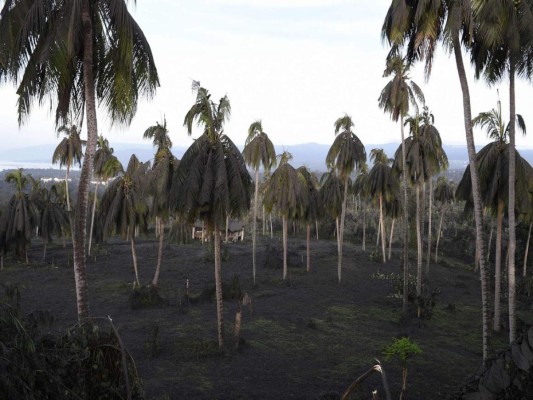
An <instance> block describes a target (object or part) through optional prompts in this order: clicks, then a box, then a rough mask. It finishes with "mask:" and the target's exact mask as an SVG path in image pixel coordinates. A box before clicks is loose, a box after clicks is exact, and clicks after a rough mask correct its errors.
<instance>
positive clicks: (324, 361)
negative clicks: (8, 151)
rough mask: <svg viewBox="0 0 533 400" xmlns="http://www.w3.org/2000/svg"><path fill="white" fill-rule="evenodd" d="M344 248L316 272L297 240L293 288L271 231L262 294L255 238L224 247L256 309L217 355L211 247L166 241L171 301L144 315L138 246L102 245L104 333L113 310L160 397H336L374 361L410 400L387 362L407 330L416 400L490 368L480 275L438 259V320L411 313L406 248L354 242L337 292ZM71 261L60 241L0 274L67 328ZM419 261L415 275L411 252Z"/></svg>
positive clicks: (318, 257)
mask: <svg viewBox="0 0 533 400" xmlns="http://www.w3.org/2000/svg"><path fill="white" fill-rule="evenodd" d="M157 245H158V243H157V241H156V240H155V239H153V240H147V239H146V240H139V242H138V247H137V253H138V255H139V268H140V275H141V282H142V283H143V284H147V283H149V282H150V281H151V279H152V276H153V272H154V269H155V265H156V261H157ZM267 247H268V248H269V249H270V254H269V255H268V257H267V254H266V249H267ZM336 248H337V247H336V243H335V242H334V241H325V240H324V241H317V240H313V241H312V267H311V271H310V272H306V269H305V241H304V240H302V239H299V238H291V239H290V249H289V259H290V268H289V277H288V279H287V281H283V280H282V279H281V278H282V270H281V242H280V240H279V239H278V238H275V239H273V241H271V240H270V239H268V238H263V237H260V243H259V245H258V270H257V284H256V286H254V285H253V282H252V253H251V252H252V250H251V249H252V245H251V241H250V239H248V240H247V241H246V242H244V243H230V244H228V245H225V246H224V249H225V251H226V258H228V259H227V260H226V261H224V262H223V265H222V269H223V280H224V283H225V284H227V285H228V287H229V285H230V284H231V281H232V278H233V277H234V275H237V276H238V279H239V283H240V288H241V290H242V292H246V293H248V294H249V296H250V297H251V299H252V306H251V307H248V306H245V307H243V319H242V331H241V337H242V341H241V345H240V347H239V348H238V349H237V350H236V349H235V348H234V338H233V328H234V320H235V312H236V309H237V301H236V300H231V299H228V300H226V301H225V303H224V307H225V311H224V318H225V332H226V351H225V352H222V353H221V352H219V351H218V344H217V333H216V332H217V329H216V304H215V302H214V301H212V302H210V301H205V300H206V299H207V300H208V299H209V295H206V294H208V293H209V289H210V288H212V287H213V286H214V274H213V271H214V263H213V262H212V261H211V259H212V258H211V257H209V253H208V246H207V245H205V244H204V245H201V244H200V243H199V242H195V243H193V244H188V245H180V246H178V245H171V244H166V245H165V248H164V254H163V266H162V272H161V281H160V288H159V294H160V296H161V297H162V298H163V299H164V300H165V303H167V304H166V305H162V306H159V307H151V308H141V309H132V308H131V307H130V303H129V296H130V294H131V292H132V283H133V277H134V275H133V266H132V265H133V264H132V258H131V248H130V244H129V243H127V242H124V241H120V240H118V239H117V240H113V241H110V242H109V243H108V244H106V245H104V246H102V247H100V248H97V249H96V251H95V254H93V256H91V257H90V259H88V279H89V299H90V313H91V315H92V316H93V317H99V318H100V317H101V318H102V319H101V320H99V321H100V322H99V325H100V326H101V328H102V329H104V328H108V325H109V324H108V322H107V321H106V320H107V316H110V317H111V318H112V319H113V322H114V324H115V325H116V327H117V328H118V330H119V331H120V333H121V336H122V339H123V341H124V343H125V345H126V347H127V348H128V350H129V351H130V353H131V354H132V356H133V358H134V359H135V362H136V366H137V369H138V373H139V375H140V377H141V379H142V381H143V385H144V390H145V394H146V397H147V398H149V399H319V398H322V399H326V398H338V397H339V396H340V395H341V394H342V393H343V392H344V390H345V389H346V388H347V387H348V386H349V385H350V383H351V382H352V381H353V380H354V379H355V378H356V377H357V376H359V375H361V374H362V373H363V372H365V371H366V370H367V369H368V368H369V367H370V366H372V365H373V364H374V363H375V359H376V358H377V359H380V360H381V361H382V363H383V366H384V369H385V370H386V372H387V376H388V380H389V385H390V387H391V390H392V392H393V398H398V394H399V390H400V385H401V366H400V365H399V364H398V362H396V361H389V362H387V361H385V360H384V359H383V355H382V350H383V348H384V347H385V346H386V345H387V344H389V343H390V342H391V341H392V339H393V338H398V337H401V336H409V337H410V338H411V340H412V341H414V342H416V343H417V344H418V345H419V346H420V348H421V349H422V351H423V353H422V354H421V355H419V356H417V357H415V358H413V359H412V360H410V362H409V370H408V391H407V394H406V396H404V399H442V398H445V397H446V396H447V394H449V393H451V392H453V391H454V390H456V389H457V387H458V386H460V385H461V384H462V383H463V382H464V381H465V379H466V378H467V377H468V376H469V375H471V374H473V373H475V372H476V371H477V370H478V368H479V367H480V364H481V310H480V297H481V296H480V289H479V277H478V275H477V274H476V273H475V272H473V271H470V270H469V269H468V268H467V267H466V266H465V265H464V264H462V263H461V261H460V260H454V259H452V258H443V259H442V262H441V263H439V265H434V264H431V266H430V275H429V276H430V279H429V281H430V288H431V290H433V291H434V292H435V293H436V296H435V301H436V303H435V306H434V308H433V310H432V313H431V318H429V319H418V318H416V317H412V318H403V317H402V299H401V296H400V295H399V293H398V292H397V288H396V287H395V281H394V280H392V279H387V278H390V275H391V274H400V273H401V266H400V261H399V259H400V254H399V253H396V254H393V260H392V261H390V262H388V263H386V264H382V263H380V262H374V261H369V258H373V257H369V254H370V253H369V252H362V251H361V249H360V247H359V246H356V245H353V244H350V243H346V244H345V247H344V249H345V250H344V265H343V270H342V283H340V284H339V282H338V279H337V255H336ZM372 250H373V246H372ZM40 251H41V249H40V248H39V247H38V244H34V246H33V250H32V252H31V253H30V261H31V260H39V259H40V258H41V253H40ZM71 256H72V254H71V250H70V249H69V248H68V247H67V248H66V249H65V248H63V247H62V246H60V245H54V246H52V248H50V249H49V250H48V255H47V262H46V263H42V262H34V263H33V264H32V265H31V266H29V267H28V266H26V265H24V264H17V263H16V262H13V261H11V262H9V260H8V262H6V269H5V270H4V271H1V272H0V279H1V282H4V283H5V282H12V283H18V284H19V285H21V295H22V303H23V306H24V308H25V309H26V310H27V311H30V310H35V309H39V310H42V309H49V310H51V311H52V312H53V313H54V314H55V316H56V320H57V322H56V325H55V328H56V329H57V330H60V329H62V328H64V327H66V326H68V325H69V324H72V323H75V322H76V307H75V304H76V303H75V289H74V277H73V271H72V264H71V262H69V261H68V260H69V258H71ZM411 264H412V265H413V269H414V267H415V266H416V260H415V258H414V257H413V256H411ZM424 265H425V264H424ZM412 272H413V274H414V272H415V271H414V270H413V271H412ZM187 280H188V282H189V298H190V300H189V299H188V298H187V296H186V294H187V289H186V285H187ZM204 291H205V292H204ZM202 292H204V296H202ZM505 307H506V305H502V309H505ZM504 318H505V317H504ZM505 342H506V334H505V329H503V330H502V333H499V334H497V335H496V334H495V335H494V336H493V338H492V344H493V348H495V349H501V348H503V346H504V344H505ZM374 388H375V389H378V391H380V392H381V390H382V387H381V383H380V378H379V377H378V376H373V377H371V378H370V379H369V380H368V381H367V383H366V384H365V385H364V386H363V387H362V388H361V390H360V391H358V392H357V393H356V394H354V395H353V396H352V398H353V399H369V398H370V397H371V390H372V389H374ZM381 397H383V398H384V396H383V395H382V396H381Z"/></svg>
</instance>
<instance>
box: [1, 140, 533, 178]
mask: <svg viewBox="0 0 533 400" xmlns="http://www.w3.org/2000/svg"><path fill="white" fill-rule="evenodd" d="M398 146H399V144H398V143H386V144H374V145H367V146H365V147H366V151H367V155H369V154H370V150H371V149H373V148H381V149H383V150H385V153H386V154H387V155H388V156H389V157H390V158H392V157H394V153H395V151H396V149H398ZM329 147H330V145H327V144H317V143H305V144H297V145H288V146H278V145H276V146H275V148H276V152H277V154H280V153H281V152H283V151H284V150H285V151H288V152H290V153H291V154H292V155H293V159H292V161H291V164H292V165H293V166H294V167H299V166H301V165H305V166H306V167H308V168H309V169H310V170H311V171H325V170H326V164H325V160H326V155H327V153H328V150H329ZM113 148H114V149H115V155H116V156H117V157H118V159H119V160H120V162H121V163H122V164H123V165H124V167H126V166H127V163H128V160H129V158H130V156H131V155H132V154H136V155H137V157H138V158H139V159H140V160H141V161H148V160H152V159H153V156H154V149H153V147H152V145H151V144H149V143H146V144H129V143H128V144H120V143H118V144H113ZM239 148H241V150H242V146H239ZM54 149H55V145H43V146H28V147H23V148H20V149H12V150H9V151H6V152H0V169H7V168H17V167H24V168H56V169H59V166H58V165H54V166H52V163H51V160H52V154H53V152H54ZM444 150H445V151H446V154H447V155H448V160H449V163H450V169H463V168H464V167H465V166H466V164H467V163H468V156H467V150H466V146H464V145H444ZM185 151H186V148H185V147H180V146H175V147H173V148H172V152H173V153H174V155H175V156H176V157H177V158H181V157H182V156H183V153H184V152H185ZM519 151H520V154H521V155H522V157H524V158H525V159H526V160H528V162H529V163H530V164H532V165H533V149H520V150H519Z"/></svg>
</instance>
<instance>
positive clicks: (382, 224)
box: [379, 193, 387, 263]
mask: <svg viewBox="0 0 533 400" xmlns="http://www.w3.org/2000/svg"><path fill="white" fill-rule="evenodd" d="M379 224H380V225H381V251H382V253H383V263H385V262H386V261H387V258H386V255H385V246H386V242H387V240H386V239H385V235H386V232H385V223H384V221H383V195H382V194H381V193H380V194H379Z"/></svg>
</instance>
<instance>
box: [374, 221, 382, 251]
mask: <svg viewBox="0 0 533 400" xmlns="http://www.w3.org/2000/svg"><path fill="white" fill-rule="evenodd" d="M380 235H381V218H380V216H378V231H377V233H376V248H375V251H377V248H378V246H379V238H380Z"/></svg>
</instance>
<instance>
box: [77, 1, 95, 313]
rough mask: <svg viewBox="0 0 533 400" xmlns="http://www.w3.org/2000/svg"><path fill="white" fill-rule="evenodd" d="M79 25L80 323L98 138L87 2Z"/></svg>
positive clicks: (86, 305)
mask: <svg viewBox="0 0 533 400" xmlns="http://www.w3.org/2000/svg"><path fill="white" fill-rule="evenodd" d="M81 14H82V22H83V45H84V51H83V84H84V89H85V93H84V95H85V113H86V117H87V119H86V120H87V145H86V147H85V157H84V158H83V165H82V168H81V173H80V180H79V184H78V195H77V202H76V203H77V206H76V215H75V219H74V239H73V244H74V246H73V247H74V281H75V283H76V302H77V309H78V320H79V321H80V322H82V321H83V320H85V319H86V318H87V317H89V301H88V288H87V270H86V264H85V262H86V260H85V237H86V230H87V204H88V202H89V184H90V181H91V173H92V171H93V163H94V153H95V152H96V140H97V137H98V125H97V120H96V98H95V88H94V76H93V27H92V20H91V14H90V6H89V0H83V3H82V12H81Z"/></svg>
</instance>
